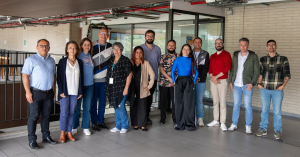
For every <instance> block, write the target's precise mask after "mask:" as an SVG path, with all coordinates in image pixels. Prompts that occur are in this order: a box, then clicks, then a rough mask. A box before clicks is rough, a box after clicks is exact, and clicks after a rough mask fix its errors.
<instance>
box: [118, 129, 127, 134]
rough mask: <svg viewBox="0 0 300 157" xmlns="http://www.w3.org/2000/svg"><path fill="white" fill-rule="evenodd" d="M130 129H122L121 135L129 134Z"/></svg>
mask: <svg viewBox="0 0 300 157" xmlns="http://www.w3.org/2000/svg"><path fill="white" fill-rule="evenodd" d="M127 131H128V129H121V131H120V134H125V133H127Z"/></svg>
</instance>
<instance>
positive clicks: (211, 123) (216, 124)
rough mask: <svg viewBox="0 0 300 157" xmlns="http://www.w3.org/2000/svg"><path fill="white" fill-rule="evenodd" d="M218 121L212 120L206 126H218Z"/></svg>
mask: <svg viewBox="0 0 300 157" xmlns="http://www.w3.org/2000/svg"><path fill="white" fill-rule="evenodd" d="M219 125H220V123H219V121H216V120H213V121H212V122H210V123H208V124H207V126H219Z"/></svg>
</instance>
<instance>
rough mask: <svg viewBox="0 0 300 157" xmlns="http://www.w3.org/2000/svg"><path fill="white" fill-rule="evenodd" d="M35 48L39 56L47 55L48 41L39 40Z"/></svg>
mask: <svg viewBox="0 0 300 157" xmlns="http://www.w3.org/2000/svg"><path fill="white" fill-rule="evenodd" d="M36 50H37V52H38V53H39V54H40V55H41V56H43V57H45V56H47V54H48V52H49V50H50V47H49V43H48V42H47V41H45V40H41V41H40V42H39V43H38V45H37V46H36Z"/></svg>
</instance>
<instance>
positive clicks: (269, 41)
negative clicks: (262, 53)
mask: <svg viewBox="0 0 300 157" xmlns="http://www.w3.org/2000/svg"><path fill="white" fill-rule="evenodd" d="M271 42H273V43H275V45H277V44H276V41H275V40H273V39H271V40H268V42H267V46H268V44H269V43H271Z"/></svg>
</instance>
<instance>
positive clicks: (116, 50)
mask: <svg viewBox="0 0 300 157" xmlns="http://www.w3.org/2000/svg"><path fill="white" fill-rule="evenodd" d="M113 52H114V55H115V57H116V58H119V57H120V56H121V55H122V51H121V49H120V48H119V47H118V46H114V47H113Z"/></svg>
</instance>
